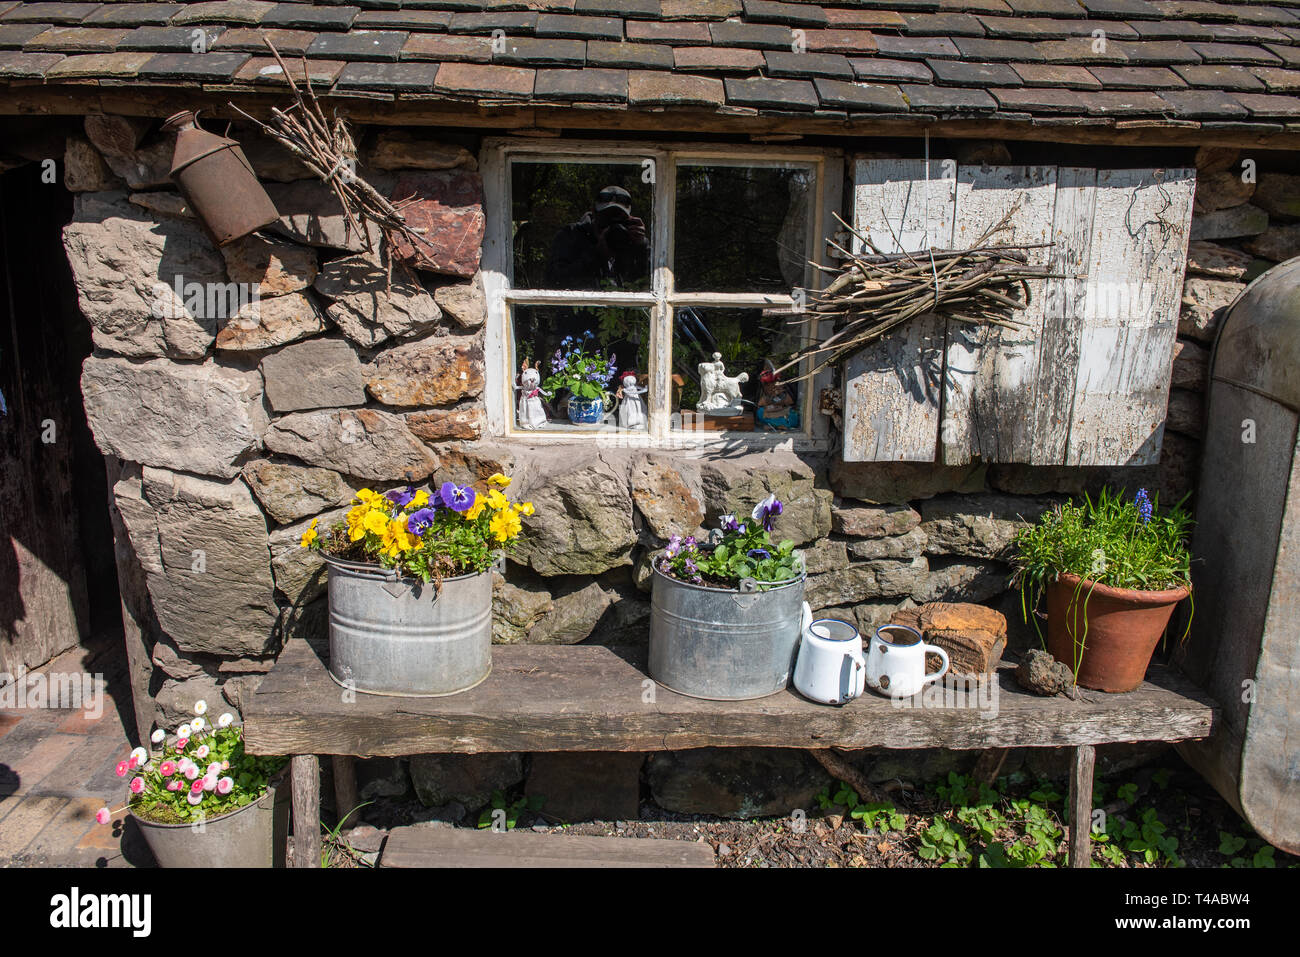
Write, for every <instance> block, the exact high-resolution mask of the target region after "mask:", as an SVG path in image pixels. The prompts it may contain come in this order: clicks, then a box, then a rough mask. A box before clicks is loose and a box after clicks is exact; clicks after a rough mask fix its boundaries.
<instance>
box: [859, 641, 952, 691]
mask: <svg viewBox="0 0 1300 957" xmlns="http://www.w3.org/2000/svg"><path fill="white" fill-rule="evenodd" d="M926 652H929V653H930V654H934V655H938V656H939V657H940V658H942V659H943V667H941V668H940V669H939V670H938V671H936V672H935V673H934V674H932V675H927V674H926V673H925V655H926ZM947 673H948V652H946V651H944V650H943V649H942V648H940V647H939V646H938V645H928V644H926V643H925V641H924V640H922V638H921V633H920V632H919V631H917V630H916V629H915V628H909V627H907V626H906V625H882V626H881V627H879V628H877V629H876V633H875V634H874V635H872V636H871V643H870V644H869V645H868V647H867V675H866V677H867V684H868V685H870V686H871V688H872V689H873V690H875V691H879V692H880V693H881V694H884V695H889V696H890V697H891V698H910V697H911V696H912V695H914V694H916V693H917V692H919V691H920V690H921V689H922V688H924V687H925V686H926V685H928V684H932V683H934V682H936V681H938V680H939V679H940V678H942V677H943V676H944V675H946V674H947Z"/></svg>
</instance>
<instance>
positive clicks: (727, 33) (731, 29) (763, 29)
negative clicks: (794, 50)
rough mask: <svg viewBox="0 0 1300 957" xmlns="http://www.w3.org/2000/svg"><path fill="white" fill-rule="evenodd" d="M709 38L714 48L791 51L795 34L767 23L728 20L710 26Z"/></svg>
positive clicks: (786, 28)
mask: <svg viewBox="0 0 1300 957" xmlns="http://www.w3.org/2000/svg"><path fill="white" fill-rule="evenodd" d="M709 36H711V37H712V38H713V44H714V46H720V47H721V46H725V47H757V48H760V49H768V50H789V49H790V44H791V43H793V42H794V34H793V32H792V31H791V30H790V28H789V27H783V26H778V25H776V24H767V23H737V22H736V21H734V20H726V21H723V22H722V23H710V24H709Z"/></svg>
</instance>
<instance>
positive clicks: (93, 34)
mask: <svg viewBox="0 0 1300 957" xmlns="http://www.w3.org/2000/svg"><path fill="white" fill-rule="evenodd" d="M129 32H130V31H129V30H122V29H117V30H110V29H107V28H96V27H50V28H49V29H48V30H46V31H45V32H44V33H38V34H37V35H36V36H34V37H32V38H31V39H30V40H28V41H27V42H26V43H24V44H23V49H24V50H27V51H29V52H32V53H112V52H113V50H115V49H116V48H117V44H118V42H119V41H120V40H121V39H122V38H123V37H124V36H126V35H127V34H128V33H129Z"/></svg>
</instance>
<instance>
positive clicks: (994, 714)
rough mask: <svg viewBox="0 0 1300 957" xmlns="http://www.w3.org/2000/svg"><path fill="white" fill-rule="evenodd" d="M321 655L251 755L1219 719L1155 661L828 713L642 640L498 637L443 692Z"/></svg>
mask: <svg viewBox="0 0 1300 957" xmlns="http://www.w3.org/2000/svg"><path fill="white" fill-rule="evenodd" d="M326 654H327V652H326V650H325V649H323V648H320V647H317V646H313V645H310V644H308V643H307V642H304V641H301V640H295V641H291V642H290V643H289V644H288V645H287V646H286V647H285V650H284V651H283V653H282V654H281V656H280V659H279V661H278V662H277V663H276V665H275V667H274V668H273V669H272V670H271V672H270V674H269V675H267V677H266V679H265V680H264V681H263V682H262V684H261V686H260V687H259V688H258V690H257V693H256V694H255V695H254V697H253V700H252V703H251V704H250V706H249V707H248V709H247V710H246V712H245V715H244V719H245V737H246V739H247V742H248V748H249V750H250V751H251V752H252V753H254V754H304V753H306V754H352V755H358V756H402V755H409V754H426V753H434V752H443V753H446V752H460V753H474V752H482V751H663V750H684V749H689V748H702V747H742V746H752V747H783V748H829V747H842V748H866V747H884V748H899V749H904V748H931V747H946V748H956V749H980V748H991V747H1053V746H1073V745H1079V744H1101V743H1106V742H1113V741H1178V740H1184V739H1189V738H1201V737H1205V736H1206V735H1208V734H1209V733H1210V731H1211V728H1212V725H1213V722H1214V720H1215V714H1216V712H1215V706H1214V704H1213V702H1212V701H1211V700H1210V699H1209V698H1208V697H1207V696H1206V695H1205V694H1204V693H1203V692H1201V691H1200V690H1199V689H1197V688H1196V687H1195V686H1193V685H1192V684H1191V683H1190V682H1189V681H1188V680H1187V679H1186V678H1184V677H1182V676H1181V675H1179V674H1177V673H1175V672H1172V671H1169V670H1167V669H1164V668H1155V667H1153V668H1152V669H1151V671H1150V673H1149V677H1150V680H1148V681H1146V682H1144V683H1143V684H1142V686H1141V687H1140V688H1139V689H1138V690H1136V691H1134V692H1131V693H1129V694H1122V695H1108V694H1103V693H1101V692H1086V691H1085V692H1082V693H1081V694H1080V697H1079V699H1078V700H1076V701H1071V700H1069V699H1067V698H1062V697H1055V698H1040V697H1038V696H1036V695H1032V694H1029V693H1027V692H1025V691H1023V690H1022V689H1020V688H1019V686H1017V685H1016V683H1015V679H1014V677H1013V676H1012V674H1011V672H1012V670H1013V666H1011V665H1010V664H1007V663H1004V664H1003V665H1002V666H1001V668H1000V669H999V672H998V683H997V685H996V696H994V695H993V694H992V689H991V688H990V690H989V692H987V693H986V695H985V696H984V700H983V701H982V702H981V700H980V696H978V695H977V694H974V693H972V694H971V695H970V696H969V697H968V699H967V701H966V702H965V704H966V705H968V706H960V705H961V704H962V702H960V701H951V702H950V703H949V704H948V706H943V707H930V706H927V707H919V706H918V707H898V706H897V705H896V704H895V703H893V702H891V701H890V700H889V699H886V698H883V697H880V696H878V695H875V694H872V693H870V692H869V693H868V694H866V695H864V696H863V697H861V698H858V699H857V700H856V701H853V702H851V703H849V704H848V705H846V706H844V707H840V708H835V707H827V706H825V705H819V704H814V703H812V702H810V701H806V700H804V699H803V698H802V697H800V696H799V695H797V694H796V693H794V692H793V691H785V692H782V693H780V694H777V695H772V696H770V697H767V698H762V699H759V700H756V701H734V702H723V701H703V700H699V699H696V698H688V697H686V696H684V695H679V694H676V693H674V692H671V691H668V690H666V689H664V688H662V687H659V686H658V685H656V684H655V683H654V682H653V681H651V680H650V679H649V678H648V677H647V676H646V674H645V660H644V656H645V651H644V649H636V648H621V649H620V648H606V647H600V646H589V645H581V646H565V647H553V646H528V645H500V646H496V647H494V648H493V649H492V655H493V660H494V670H493V673H492V674H491V675H490V676H489V677H488V678H487V680H486V681H484V682H483V683H482V684H481V685H479V686H478V687H477V688H474V689H472V690H470V691H466V692H464V693H462V694H458V695H453V696H450V697H446V698H399V697H388V696H379V695H366V694H357V693H354V692H349V691H347V690H346V689H344V688H342V687H340V686H339V685H337V684H335V683H334V681H333V680H332V679H331V678H330V677H329V675H328V673H327V672H326V668H325V663H324V657H325V655H326ZM981 703H982V704H983V705H984V706H983V707H980V706H978V705H980V704H981ZM989 705H995V707H989Z"/></svg>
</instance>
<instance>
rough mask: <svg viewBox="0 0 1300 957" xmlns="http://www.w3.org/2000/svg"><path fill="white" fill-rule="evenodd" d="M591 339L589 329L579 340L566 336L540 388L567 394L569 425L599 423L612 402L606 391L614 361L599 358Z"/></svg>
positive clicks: (591, 334)
mask: <svg viewBox="0 0 1300 957" xmlns="http://www.w3.org/2000/svg"><path fill="white" fill-rule="evenodd" d="M594 339H595V336H594V335H593V333H592V332H591V330H590V329H588V330H587V331H586V332H584V333H583V334H582V336H581V337H575V336H565V337H564V339H563V340H562V341H561V342H560V348H558V349H556V350H555V355H553V356H551V374H550V376H549V377H548V378H547V380H546V382H545V383H543V386H542V387H543V389H545V390H546V391H548V392H551V393H554V392H555V391H556V390H558V389H564V390H565V391H566V392H568V394H569V400H568V408H569V413H568V414H569V421H570V422H573V423H574V424H576V425H595V424H598V423H600V422H601V421H602V420H603V419H604V418H605V409H606V408H607V407H608V406H609V405H611V404H612V402H613V400H612V399H611V397H610V395H609V392H608V391H606V390H607V387H608V386H609V383H610V382H611V381H613V379H614V376H615V375H617V374H618V369H617V367H616V365H615V362H616V359H615V357H614V356H612V355H610V356H603V355H601V354H600V352H599V351H598V350H597V348H596V346H595V345H594V344H593V340H594Z"/></svg>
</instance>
